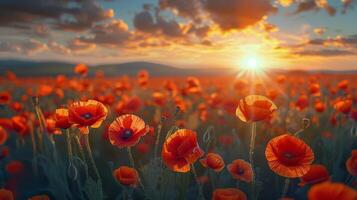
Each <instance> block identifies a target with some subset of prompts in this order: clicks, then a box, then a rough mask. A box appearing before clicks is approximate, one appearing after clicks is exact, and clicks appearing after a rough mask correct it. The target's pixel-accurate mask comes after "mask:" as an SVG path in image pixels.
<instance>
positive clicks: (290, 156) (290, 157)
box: [283, 153, 294, 159]
mask: <svg viewBox="0 0 357 200" xmlns="http://www.w3.org/2000/svg"><path fill="white" fill-rule="evenodd" d="M283 156H284V157H285V158H286V159H293V158H294V155H293V154H291V153H284V154H283Z"/></svg>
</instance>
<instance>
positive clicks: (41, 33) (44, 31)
mask: <svg viewBox="0 0 357 200" xmlns="http://www.w3.org/2000/svg"><path fill="white" fill-rule="evenodd" d="M33 33H34V35H36V36H38V37H42V38H46V37H48V36H50V34H51V33H50V28H49V27H48V26H47V25H44V24H40V25H35V26H34V27H33Z"/></svg>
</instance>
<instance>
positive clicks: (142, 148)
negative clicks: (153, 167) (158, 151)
mask: <svg viewBox="0 0 357 200" xmlns="http://www.w3.org/2000/svg"><path fill="white" fill-rule="evenodd" d="M136 150H137V151H138V152H139V153H141V154H147V153H148V152H149V151H150V145H148V144H146V143H140V144H138V145H137V146H136Z"/></svg>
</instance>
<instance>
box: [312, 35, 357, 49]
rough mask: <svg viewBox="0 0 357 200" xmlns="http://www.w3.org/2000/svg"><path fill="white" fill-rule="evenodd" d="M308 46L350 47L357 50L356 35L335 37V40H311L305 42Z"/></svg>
mask: <svg viewBox="0 0 357 200" xmlns="http://www.w3.org/2000/svg"><path fill="white" fill-rule="evenodd" d="M306 44H310V45H323V46H350V47H356V48H357V34H355V35H349V36H336V37H335V38H326V39H311V40H309V41H307V42H306Z"/></svg>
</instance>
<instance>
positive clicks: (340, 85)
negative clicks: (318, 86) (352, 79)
mask: <svg viewBox="0 0 357 200" xmlns="http://www.w3.org/2000/svg"><path fill="white" fill-rule="evenodd" d="M348 84H349V81H348V80H342V81H340V82H339V83H338V84H337V87H338V88H339V89H341V90H346V89H347V88H348Z"/></svg>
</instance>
